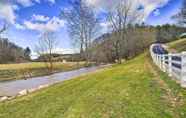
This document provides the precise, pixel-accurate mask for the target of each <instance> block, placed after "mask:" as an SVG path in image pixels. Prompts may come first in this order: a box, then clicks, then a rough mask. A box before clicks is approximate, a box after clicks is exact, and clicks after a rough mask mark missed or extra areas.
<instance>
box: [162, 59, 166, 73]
mask: <svg viewBox="0 0 186 118" xmlns="http://www.w3.org/2000/svg"><path fill="white" fill-rule="evenodd" d="M162 69H163V72H166V69H165V55H162Z"/></svg>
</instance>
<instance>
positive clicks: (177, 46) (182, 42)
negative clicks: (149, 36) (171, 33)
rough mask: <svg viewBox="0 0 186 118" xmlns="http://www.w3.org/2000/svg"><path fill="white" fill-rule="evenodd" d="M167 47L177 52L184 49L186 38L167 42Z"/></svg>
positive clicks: (185, 47) (185, 48) (185, 49)
mask: <svg viewBox="0 0 186 118" xmlns="http://www.w3.org/2000/svg"><path fill="white" fill-rule="evenodd" d="M168 46H169V48H171V49H175V50H176V51H177V52H181V51H186V39H180V40H177V41H174V42H171V43H169V44H168Z"/></svg>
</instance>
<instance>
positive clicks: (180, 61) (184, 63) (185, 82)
mask: <svg viewBox="0 0 186 118" xmlns="http://www.w3.org/2000/svg"><path fill="white" fill-rule="evenodd" d="M154 46H156V44H153V45H151V47H150V54H151V57H152V60H153V62H154V63H155V64H156V65H157V66H158V67H159V68H160V69H161V70H162V71H163V72H166V73H168V75H169V76H170V77H173V78H175V79H177V80H178V81H179V82H180V84H181V86H182V87H184V88H186V52H182V53H169V54H158V53H155V52H154V50H153V47H154Z"/></svg>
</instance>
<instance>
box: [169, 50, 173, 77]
mask: <svg viewBox="0 0 186 118" xmlns="http://www.w3.org/2000/svg"><path fill="white" fill-rule="evenodd" d="M168 62H169V66H168V72H169V76H170V77H171V76H172V54H171V53H169V54H168Z"/></svg>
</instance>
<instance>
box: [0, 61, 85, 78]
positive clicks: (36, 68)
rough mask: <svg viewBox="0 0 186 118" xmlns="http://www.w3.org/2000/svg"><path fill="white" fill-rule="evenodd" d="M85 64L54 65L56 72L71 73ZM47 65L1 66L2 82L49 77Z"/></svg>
mask: <svg viewBox="0 0 186 118" xmlns="http://www.w3.org/2000/svg"><path fill="white" fill-rule="evenodd" d="M83 66H84V63H83V62H81V63H79V65H77V63H76V62H74V63H73V62H68V63H61V62H56V63H54V72H61V71H69V70H73V69H77V68H80V67H83ZM47 74H48V71H47V69H46V65H45V63H42V62H32V63H21V64H0V81H7V80H15V79H26V78H28V77H36V76H43V75H47Z"/></svg>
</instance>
